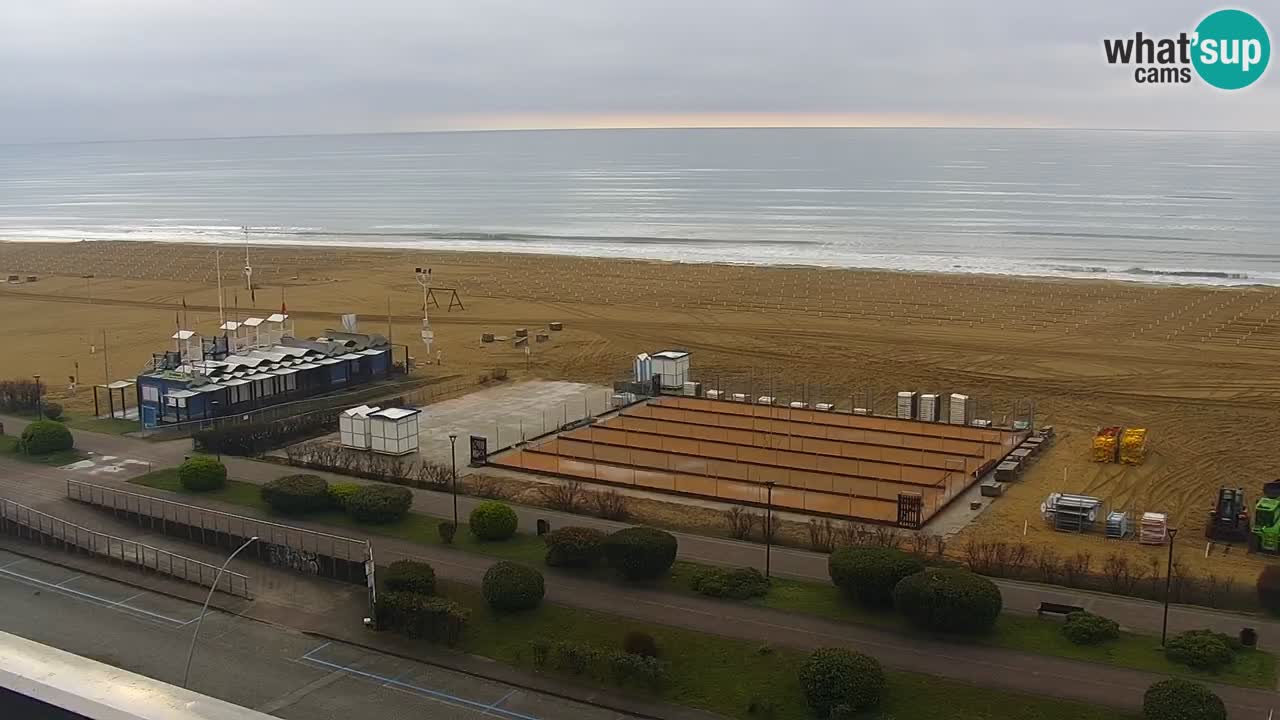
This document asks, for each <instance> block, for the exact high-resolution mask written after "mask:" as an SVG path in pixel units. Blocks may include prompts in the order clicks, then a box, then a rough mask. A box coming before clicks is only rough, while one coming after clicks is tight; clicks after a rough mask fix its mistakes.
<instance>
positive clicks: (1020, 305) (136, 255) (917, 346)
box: [0, 243, 1280, 581]
mask: <svg viewBox="0 0 1280 720" xmlns="http://www.w3.org/2000/svg"><path fill="white" fill-rule="evenodd" d="M221 255H222V258H221V259H222V271H223V282H224V284H225V286H226V296H227V304H226V305H227V306H226V313H227V315H228V317H230V316H232V314H233V313H234V312H235V310H234V306H235V304H236V302H237V299H238V305H239V311H238V312H239V314H240V316H242V317H243V316H246V315H248V314H249V311H250V307H249V306H250V304H251V302H250V298H249V293H248V291H247V290H246V289H244V278H243V275H242V274H241V267H242V265H243V262H244V253H243V248H238V247H233V246H226V247H224V248H223V250H222V252H221ZM251 257H252V264H253V266H254V278H255V284H256V285H257V286H258V287H257V290H256V303H253V304H254V307H255V308H256V310H255V313H256V314H258V315H264V314H266V313H268V312H273V311H276V310H278V309H279V307H280V304H281V296H282V294H283V295H284V298H285V301H286V302H287V305H288V309H289V312H290V313H291V315H292V316H293V317H294V319H295V320H296V322H297V331H298V333H299V334H300V335H313V334H316V333H318V332H320V331H321V330H323V329H324V328H326V327H335V326H338V315H339V314H341V313H346V312H353V313H357V314H359V316H360V322H361V327H362V329H365V330H368V331H372V332H386V330H387V308H388V298H389V299H390V308H391V314H392V316H393V318H392V319H393V322H392V333H393V336H394V339H395V341H396V342H401V343H404V342H408V344H409V345H410V347H411V351H410V352H411V353H416V354H421V353H418V352H417V351H420V350H421V345H420V344H419V343H418V341H417V335H418V329H419V324H420V317H421V302H422V294H421V289H420V288H419V286H418V284H417V282H416V280H415V278H414V268H415V267H417V266H430V267H432V268H433V270H434V283H433V284H434V285H436V286H438V287H455V288H457V289H458V291H459V293H460V296H461V299H462V301H463V302H464V303H465V305H466V309H465V310H456V309H455V310H454V311H453V312H447V311H446V306H447V304H448V298H447V296H445V295H443V294H442V295H441V296H440V301H441V303H442V306H441V307H440V308H439V309H433V310H432V326H433V328H435V331H436V340H437V345H438V346H439V347H440V348H441V349H442V350H443V360H444V365H443V367H439V368H437V367H435V366H431V367H428V368H426V369H425V371H424V372H426V373H427V374H435V373H449V374H453V373H458V372H465V373H473V372H474V373H477V374H478V373H480V372H483V371H486V370H488V369H490V368H495V367H505V368H507V369H508V370H509V371H510V373H511V375H512V376H513V377H516V378H519V377H522V376H525V375H526V370H525V363H526V358H525V356H524V354H523V352H521V351H518V350H516V349H515V348H513V347H512V346H511V344H510V343H493V344H482V343H481V342H480V334H481V333H482V332H493V333H496V334H498V335H508V336H509V335H512V334H513V331H514V329H515V328H517V327H528V328H529V329H530V330H531V331H533V330H534V329H536V328H542V327H545V326H546V324H547V323H548V322H551V321H561V322H563V323H565V330H564V332H562V333H556V334H554V335H553V339H552V340H551V341H550V342H547V343H538V344H535V345H534V346H533V350H532V354H531V355H530V356H529V358H528V363H529V370H528V372H527V375H528V376H530V377H544V378H554V379H569V380H576V381H582V382H599V383H606V384H607V383H610V382H611V381H613V380H616V379H623V378H627V377H629V375H630V372H631V359H632V357H633V356H634V355H635V354H636V353H638V352H642V351H654V350H660V349H664V348H668V347H682V348H686V349H688V350H690V351H692V352H693V368H694V375H695V379H699V380H702V381H704V382H705V383H707V385H708V387H710V386H715V385H720V386H722V387H732V388H742V390H741V391H742V392H747V391H748V388H749V387H750V388H753V389H754V391H755V392H756V394H772V395H777V396H780V397H782V398H784V399H790V398H793V397H795V398H799V397H800V396H801V395H807V397H808V399H809V400H810V401H815V400H817V401H821V400H823V399H827V400H830V401H832V402H837V403H839V404H840V407H841V408H842V409H846V408H847V407H848V405H849V404H850V402H851V401H855V402H857V403H858V404H862V403H861V400H862V398H864V397H866V394H867V393H868V391H871V392H872V394H873V395H874V396H875V397H876V398H877V406H876V407H877V408H878V409H879V410H880V411H881V412H886V413H887V412H890V410H891V407H892V395H893V393H894V392H896V391H898V390H904V389H910V390H919V391H922V392H930V391H941V392H963V393H967V394H970V395H972V396H973V397H975V398H977V399H979V401H980V408H981V409H983V410H984V411H989V412H990V414H991V416H992V417H993V418H994V419H995V420H997V421H1000V420H1001V419H1002V418H1006V417H1012V414H1013V412H1014V404H1015V403H1016V402H1018V401H1023V400H1033V401H1035V403H1036V413H1037V414H1036V423H1037V424H1038V425H1044V424H1052V425H1054V426H1055V427H1056V428H1057V430H1058V437H1059V439H1058V442H1057V444H1056V445H1055V446H1054V447H1053V448H1052V449H1051V450H1050V451H1049V452H1048V453H1047V454H1046V455H1045V456H1044V457H1043V459H1042V460H1041V461H1040V462H1039V463H1038V464H1036V465H1035V466H1034V467H1033V468H1032V469H1031V470H1030V471H1029V472H1028V473H1027V474H1026V475H1025V476H1024V478H1023V479H1022V480H1021V481H1020V482H1019V483H1017V484H1015V485H1013V486H1011V487H1010V489H1009V491H1008V493H1007V494H1006V495H1005V496H1004V497H1003V498H1000V499H998V500H996V501H995V503H994V505H993V507H991V508H990V509H989V510H988V511H987V512H985V513H984V514H983V515H982V516H981V517H980V518H979V520H978V522H977V523H976V524H975V525H974V526H973V527H972V528H971V529H970V530H967V531H966V532H967V533H976V534H978V535H981V536H983V537H1001V538H1005V539H1009V540H1011V541H1023V540H1025V541H1026V542H1027V543H1029V544H1031V545H1044V544H1051V545H1053V546H1054V547H1056V548H1057V549H1058V551H1059V552H1062V553H1070V552H1075V551H1076V550H1087V551H1089V552H1091V553H1092V554H1093V555H1094V556H1095V557H1096V558H1099V559H1100V558H1102V557H1104V556H1105V555H1106V554H1107V553H1110V552H1112V551H1114V550H1116V549H1117V548H1123V550H1124V552H1127V553H1133V554H1135V555H1154V554H1159V553H1163V552H1164V550H1163V549H1161V548H1140V547H1139V546H1138V545H1137V544H1136V543H1132V542H1129V543H1109V542H1107V541H1105V540H1103V539H1102V538H1101V532H1100V530H1099V532H1098V533H1095V534H1093V535H1087V536H1074V535H1068V534H1062V533H1056V532H1053V531H1052V530H1049V529H1048V528H1046V527H1045V525H1044V523H1043V521H1042V520H1041V519H1040V516H1039V513H1038V509H1039V505H1040V503H1041V502H1042V501H1043V500H1044V498H1045V496H1046V495H1048V494H1049V493H1050V492H1053V491H1065V492H1078V493H1087V494H1092V495H1097V496H1099V497H1101V498H1103V499H1104V500H1105V502H1106V503H1107V506H1108V507H1109V508H1116V509H1126V510H1130V511H1132V512H1134V513H1140V512H1142V511H1144V510H1149V511H1162V512H1168V513H1170V517H1171V520H1172V524H1174V525H1176V526H1178V527H1180V528H1181V529H1182V533H1183V534H1182V536H1181V537H1182V538H1185V539H1186V540H1185V545H1183V542H1184V541H1183V540H1180V541H1179V544H1180V545H1182V546H1183V551H1182V552H1181V555H1180V557H1182V558H1183V559H1184V562H1185V564H1187V565H1188V566H1191V567H1194V568H1197V569H1199V570H1201V571H1213V572H1216V573H1218V574H1221V575H1228V574H1229V575H1233V576H1236V577H1238V578H1240V580H1241V581H1247V580H1251V579H1252V577H1253V576H1254V575H1256V573H1257V570H1258V568H1259V567H1260V563H1262V562H1265V560H1262V559H1259V558H1253V557H1247V556H1246V555H1245V554H1244V552H1243V550H1242V548H1236V549H1235V550H1233V551H1232V552H1231V553H1230V554H1229V555H1228V556H1226V557H1222V556H1220V555H1218V554H1215V555H1213V556H1211V557H1210V558H1209V559H1207V560H1206V559H1205V558H1203V550H1204V546H1203V534H1204V525H1205V518H1206V511H1207V510H1208V509H1209V507H1210V506H1211V504H1212V503H1213V501H1214V497H1215V494H1216V491H1217V488H1218V487H1219V486H1220V485H1224V484H1225V485H1231V486H1241V487H1244V488H1245V489H1246V491H1247V492H1248V493H1249V499H1250V504H1252V502H1253V500H1254V499H1256V497H1257V495H1258V492H1259V490H1260V487H1261V484H1262V483H1263V482H1265V481H1268V480H1274V479H1276V478H1277V477H1280V471H1278V470H1277V464H1278V461H1280V446H1278V445H1277V443H1276V437H1277V436H1278V433H1280V413H1277V412H1276V403H1277V401H1278V400H1280V372H1277V371H1276V367H1277V360H1280V288H1252V287H1245V288H1206V287H1187V286H1169V287H1162V286H1156V285H1150V284H1139V283H1118V282H1101V281H1098V282H1093V281H1066V280H1048V279H1030V278H1013V277H999V276H975V275H926V274H908V273H894V272H875V271H858V270H838V269H820V268H793V267H753V266H730V265H685V264H672V263H655V262H643V261H625V260H606V259H586V258H573V257H561V256H543V255H498V254H478V253H476V254H472V253H444V252H417V251H415V252H401V251H390V250H361V249H346V248H327V249H325V248H305V247H274V248H253V249H252V251H251ZM214 268H215V249H214V247H213V246H180V245H157V244H144V243H79V244H0V272H3V273H4V274H5V275H6V276H7V275H11V274H19V275H21V276H23V277H25V276H26V275H29V274H30V275H36V276H38V278H39V279H38V280H37V281H36V282H34V283H22V284H16V285H15V284H4V285H0V332H2V333H3V337H4V338H5V339H6V340H7V342H5V343H4V346H3V348H2V349H0V377H16V376H27V375H31V374H34V373H39V374H41V375H42V376H43V377H44V378H45V379H46V380H48V381H50V382H51V384H52V385H53V386H54V387H55V395H56V394H65V393H59V392H56V389H57V385H58V384H59V383H61V382H62V381H63V379H64V378H65V376H67V375H70V374H72V373H73V371H74V363H76V362H78V363H79V368H80V378H81V384H82V386H87V385H88V384H90V383H98V382H101V381H102V380H103V377H104V375H103V363H102V359H103V356H102V352H101V337H102V333H103V331H105V332H106V335H107V345H108V357H109V362H110V377H111V379H119V378H122V377H132V376H133V375H135V374H136V373H137V372H138V370H139V369H140V368H141V367H142V366H143V364H144V363H145V362H146V361H147V360H148V359H149V357H150V354H151V353H152V352H158V351H161V350H163V349H165V348H171V347H172V341H170V340H169V336H170V335H171V334H172V333H173V332H174V329H175V322H181V317H180V316H181V314H182V312H183V310H182V302H183V300H184V299H185V301H186V304H187V310H186V313H187V316H188V323H187V324H188V325H189V326H191V327H192V328H193V329H195V330H197V331H203V332H206V333H208V332H212V331H213V328H214V327H216V325H217V318H218V311H217V305H218V302H217V290H216V274H215V271H214ZM87 273H92V274H93V275H94V276H95V277H94V278H93V279H91V280H86V279H85V278H83V277H81V276H82V275H84V274H87ZM237 288H238V289H237ZM175 318H176V319H175ZM91 343H92V344H94V345H95V346H96V347H95V348H94V352H93V353H91V352H90V344H91ZM423 359H425V358H423ZM766 389H767V390H768V392H766ZM68 402H69V403H70V404H71V405H72V406H73V407H82V408H83V407H86V406H91V396H90V395H89V394H88V393H87V392H86V391H84V390H83V389H82V390H81V392H80V394H79V397H78V398H74V399H68ZM1104 425H1123V426H1140V427H1146V428H1148V429H1149V433H1150V434H1149V443H1148V448H1149V453H1148V459H1147V461H1146V463H1145V464H1144V465H1141V466H1136V467H1134V466H1125V465H1102V464H1096V463H1093V462H1091V461H1090V460H1089V446H1090V440H1091V437H1092V435H1093V432H1094V430H1095V429H1096V428H1097V427H1099V426H1104ZM1024 522H1025V524H1026V526H1027V535H1026V536H1025V538H1024V537H1023V535H1022V533H1023V526H1024ZM952 544H953V546H956V545H958V544H959V543H956V542H953V543H952ZM1272 561H1274V560H1272ZM1098 562H1099V563H1100V560H1099V561H1098Z"/></svg>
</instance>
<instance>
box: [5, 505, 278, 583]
mask: <svg viewBox="0 0 1280 720" xmlns="http://www.w3.org/2000/svg"><path fill="white" fill-rule="evenodd" d="M0 531H2V532H4V533H6V534H9V535H14V536H17V537H25V538H28V539H38V540H39V541H40V542H41V543H60V544H61V545H62V547H63V548H65V549H67V550H69V551H72V550H77V551H82V552H86V553H88V554H90V555H92V556H94V557H100V558H106V559H109V560H115V561H119V562H121V563H124V564H126V565H133V566H135V567H137V568H138V569H140V570H149V571H152V572H157V573H161V574H163V575H169V576H171V577H174V578H177V579H179V580H185V581H187V582H190V583H195V584H196V585H200V586H203V587H212V586H213V583H214V582H215V580H216V581H217V583H218V589H219V590H221V591H223V592H225V593H228V594H230V595H238V596H240V597H243V598H247V599H250V600H252V599H253V593H252V592H251V591H250V588H249V578H248V577H247V576H245V575H242V574H240V573H237V572H232V571H230V570H226V571H223V573H222V577H221V578H220V579H219V578H218V567H217V566H216V565H210V564H208V563H204V562H200V561H199V560H192V559H191V558H188V557H184V556H182V555H178V554H177V553H172V552H169V551H168V550H164V549H162V548H158V547H153V546H151V545H145V544H143V543H140V542H135V541H133V540H126V539H124V538H120V537H116V536H115V535H109V534H107V533H104V532H98V531H97V530H90V529H89V528H86V527H84V526H81V525H76V524H75V523H71V522H67V521H66V520H63V519H62V518H58V517H54V516H53V515H49V514H48V513H43V512H40V511H39V510H35V509H33V508H30V507H27V506H26V505H22V504H20V503H16V502H13V501H12V500H4V499H0Z"/></svg>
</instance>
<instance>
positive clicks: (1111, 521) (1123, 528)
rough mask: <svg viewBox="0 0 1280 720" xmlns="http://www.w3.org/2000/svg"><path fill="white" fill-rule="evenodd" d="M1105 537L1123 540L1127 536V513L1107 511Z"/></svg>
mask: <svg viewBox="0 0 1280 720" xmlns="http://www.w3.org/2000/svg"><path fill="white" fill-rule="evenodd" d="M1107 537H1109V538H1113V539H1116V540H1123V539H1124V538H1127V537H1129V513H1127V512H1109V513H1107Z"/></svg>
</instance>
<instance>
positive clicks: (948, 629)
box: [893, 569, 1004, 633]
mask: <svg viewBox="0 0 1280 720" xmlns="http://www.w3.org/2000/svg"><path fill="white" fill-rule="evenodd" d="M1003 604H1004V601H1003V598H1001V596H1000V588H997V587H996V585H995V583H993V582H991V581H990V580H988V579H986V578H984V577H982V576H981V575H975V574H974V573H971V572H969V571H968V570H951V569H947V570H925V571H924V572H918V573H916V574H915V575H910V576H908V577H905V578H903V579H902V581H901V582H899V583H898V585H897V587H895V588H894V589H893V606H894V607H895V608H897V609H898V612H900V613H902V615H903V616H904V617H906V618H907V620H909V621H911V623H912V624H913V625H915V626H916V627H918V628H921V629H924V630H931V631H933V632H945V633H981V632H986V631H987V630H990V629H991V626H992V625H994V624H995V622H996V618H998V617H1000V609H1001V607H1003Z"/></svg>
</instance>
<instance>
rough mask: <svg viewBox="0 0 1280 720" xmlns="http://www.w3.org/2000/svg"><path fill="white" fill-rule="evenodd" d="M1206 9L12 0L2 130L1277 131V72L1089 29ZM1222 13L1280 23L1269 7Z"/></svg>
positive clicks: (1157, 30) (1199, 5)
mask: <svg viewBox="0 0 1280 720" xmlns="http://www.w3.org/2000/svg"><path fill="white" fill-rule="evenodd" d="M1218 7H1220V6H1219V5H1217V4H1213V3H1205V2H1192V1H1190V0H1120V1H1117V0H1105V1H1100V0H1080V1H1078V2H1071V3H1065V2H1048V1H1043V0H968V1H967V2H952V1H950V0H935V1H933V2H928V1H925V0H892V1H890V2H874V3H873V2H865V1H862V0H628V1H621V0H540V1H539V0H362V1H360V2H354V1H352V0H216V1H210V0H5V2H3V3H0V142H8V143H15V142H17V143H21V142H44V141H75V140H105V139H148V138H181V137H226V136H242V135H287V134H307V133H344V132H405V131H431V130H479V129H516V128H558V127H570V128H572V127H667V126H673V127H690V126H694V127H701V126H762V125H763V126H925V127H937V126H941V127H974V126H978V127H1079V128H1153V129H1177V130H1277V129H1280V77H1278V76H1280V68H1276V67H1272V68H1270V69H1269V70H1268V72H1267V74H1266V75H1264V76H1263V78H1262V79H1261V80H1260V81H1259V82H1258V83H1255V84H1254V85H1253V86H1252V87H1250V88H1248V89H1245V90H1241V91H1234V92H1225V91H1220V90H1215V89H1213V88H1211V87H1209V86H1207V85H1205V84H1203V83H1200V82H1196V83H1193V84H1190V85H1156V86H1151V85H1139V84H1137V83H1135V82H1134V81H1133V74H1132V69H1131V68H1123V67H1114V66H1110V65H1108V64H1107V63H1106V62H1105V59H1104V56H1103V50H1102V40H1103V38H1106V37H1125V36H1129V37H1132V35H1133V33H1134V32H1135V31H1138V30H1141V31H1143V32H1144V33H1146V34H1148V35H1161V36H1165V35H1176V34H1177V33H1178V32H1180V31H1184V30H1185V31H1190V30H1192V29H1193V28H1194V26H1195V24H1196V23H1197V22H1198V21H1199V19H1200V18H1202V17H1203V16H1204V15H1206V14H1208V13H1209V12H1211V11H1212V10H1214V9H1217V8H1218ZM1233 7H1240V8H1241V9H1246V10H1251V11H1253V12H1254V13H1255V15H1257V16H1258V17H1259V18H1260V19H1261V20H1262V21H1263V22H1264V23H1269V22H1274V23H1277V25H1275V26H1269V27H1280V5H1265V4H1261V3H1259V7H1251V6H1249V5H1236V6H1233ZM1268 9H1269V10H1270V11H1271V12H1270V15H1272V16H1274V17H1272V18H1268V12H1267V10H1268ZM1272 36H1273V40H1274V39H1275V37H1274V36H1275V30H1274V29H1272ZM1278 63H1280V60H1277V61H1276V62H1275V63H1272V64H1273V65H1275V64H1278Z"/></svg>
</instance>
